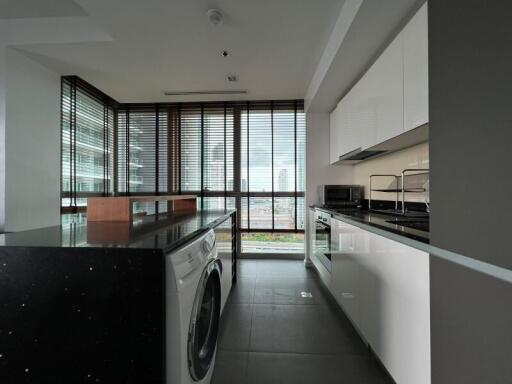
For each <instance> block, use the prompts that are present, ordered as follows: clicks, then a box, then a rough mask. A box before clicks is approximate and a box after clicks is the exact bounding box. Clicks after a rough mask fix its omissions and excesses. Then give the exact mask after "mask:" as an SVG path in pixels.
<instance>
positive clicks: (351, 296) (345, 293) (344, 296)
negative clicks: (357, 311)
mask: <svg viewBox="0 0 512 384" xmlns="http://www.w3.org/2000/svg"><path fill="white" fill-rule="evenodd" d="M341 296H343V298H344V299H353V298H354V295H353V294H352V293H350V292H342V293H341Z"/></svg>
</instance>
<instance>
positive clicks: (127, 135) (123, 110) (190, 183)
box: [62, 76, 305, 232]
mask: <svg viewBox="0 0 512 384" xmlns="http://www.w3.org/2000/svg"><path fill="white" fill-rule="evenodd" d="M78 83H79V84H86V83H85V82H84V81H83V80H81V79H79V78H77V77H75V76H72V77H64V78H63V82H62V196H63V200H62V201H63V207H78V206H80V205H85V199H83V200H82V201H80V200H79V197H83V198H85V197H87V196H92V195H98V194H99V195H106V194H116V195H130V194H132V195H141V194H151V195H153V194H180V193H181V194H186V193H192V194H196V195H197V196H198V199H199V200H198V202H199V205H200V207H201V208H203V209H214V208H225V207H227V208H237V209H238V210H239V211H240V214H239V215H238V217H239V223H238V224H239V228H240V229H241V230H243V231H280V232H288V231H290V232H293V231H301V230H303V228H304V174H305V170H304V167H305V161H304V160H305V121H304V107H303V101H302V100H291V101H254V102H253V101H251V102H245V101H244V102H204V103H172V104H168V103H165V104H164V103H157V104H120V103H117V102H115V101H114V100H113V99H110V98H108V96H106V95H104V94H102V93H101V92H100V91H97V90H96V89H95V88H93V87H91V88H87V87H85V86H83V87H79V86H77V85H76V84H78ZM74 84H75V85H74ZM82 88H83V89H82ZM96 91H97V92H99V93H97V94H96V93H95V92H96ZM84 145H85V147H84V149H81V146H82V147H83V146H84ZM87 145H89V146H93V147H94V150H93V149H90V148H88V147H87ZM87 167H92V168H91V169H92V170H94V171H97V174H98V175H97V177H96V176H95V177H93V178H90V177H89V178H84V177H82V174H80V173H79V172H78V170H79V169H85V168H87ZM157 208H158V209H159V210H160V209H162V210H163V209H165V208H164V207H155V209H157ZM144 210H145V211H146V212H148V213H149V212H151V213H152V212H154V211H153V210H152V209H149V210H148V209H147V208H144Z"/></svg>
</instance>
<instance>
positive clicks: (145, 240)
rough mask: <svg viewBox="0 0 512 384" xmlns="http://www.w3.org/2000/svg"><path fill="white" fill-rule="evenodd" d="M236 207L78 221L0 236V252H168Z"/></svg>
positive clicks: (218, 221) (198, 234) (210, 227)
mask: <svg viewBox="0 0 512 384" xmlns="http://www.w3.org/2000/svg"><path fill="white" fill-rule="evenodd" d="M235 212H236V210H235V209H226V210H205V211H201V210H199V211H197V212H194V213H189V214H181V215H173V216H167V215H165V214H162V215H148V216H145V217H142V218H140V219H138V220H134V222H131V223H123V222H87V218H86V216H85V215H81V216H80V217H79V218H78V221H77V222H70V223H67V224H62V225H57V226H53V227H45V228H38V229H32V230H27V231H20V232H13V233H8V234H2V235H0V252H1V250H2V249H7V248H37V249H52V248H53V249H55V248H64V249H73V252H75V251H77V252H80V250H85V249H96V250H103V251H108V250H109V249H137V250H140V251H151V252H152V253H153V254H162V253H163V254H167V253H169V252H172V251H174V250H176V249H177V248H180V247H182V246H184V245H185V244H187V243H188V242H190V241H191V240H193V239H194V238H196V237H198V236H200V235H202V234H204V233H206V232H207V231H208V230H210V229H213V228H216V227H218V226H219V225H221V224H222V223H224V222H225V221H226V220H227V219H229V217H230V216H231V215H232V214H233V213H235Z"/></svg>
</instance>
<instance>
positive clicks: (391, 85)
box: [368, 34, 404, 144]
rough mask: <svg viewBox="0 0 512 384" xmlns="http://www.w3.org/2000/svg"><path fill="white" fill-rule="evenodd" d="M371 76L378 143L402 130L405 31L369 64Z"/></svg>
mask: <svg viewBox="0 0 512 384" xmlns="http://www.w3.org/2000/svg"><path fill="white" fill-rule="evenodd" d="M368 72H369V77H370V78H371V83H372V87H373V94H374V98H375V100H374V101H373V103H374V108H375V144H378V143H382V142H383V141H386V140H388V139H391V138H392V137H395V136H398V135H399V134H401V133H402V132H403V126H404V122H403V114H404V105H403V94H404V90H403V54H402V35H401V34H399V35H398V36H397V37H396V38H395V40H393V42H392V43H391V44H390V45H389V46H388V47H387V48H386V50H385V51H384V52H383V53H382V55H381V56H380V57H379V58H378V59H377V61H376V62H375V64H374V65H373V66H372V67H371V68H370V70H369V71H368Z"/></svg>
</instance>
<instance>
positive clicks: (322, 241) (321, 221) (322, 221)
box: [314, 209, 332, 272]
mask: <svg viewBox="0 0 512 384" xmlns="http://www.w3.org/2000/svg"><path fill="white" fill-rule="evenodd" d="M314 244H315V249H314V251H315V256H316V258H317V259H318V260H319V261H320V262H321V263H322V264H323V265H324V266H325V268H326V269H327V270H328V271H329V272H331V270H332V264H331V214H330V213H327V212H324V211H320V210H318V209H316V210H315V243H314Z"/></svg>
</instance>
